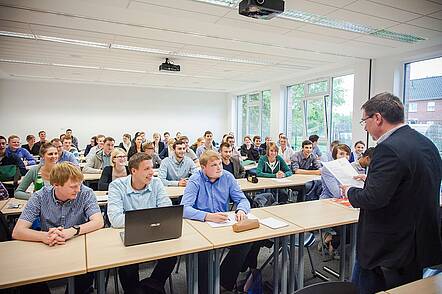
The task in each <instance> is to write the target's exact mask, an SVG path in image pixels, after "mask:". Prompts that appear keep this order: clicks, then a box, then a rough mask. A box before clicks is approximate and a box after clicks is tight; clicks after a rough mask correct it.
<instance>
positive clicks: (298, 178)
mask: <svg viewBox="0 0 442 294" xmlns="http://www.w3.org/2000/svg"><path fill="white" fill-rule="evenodd" d="M315 179H317V176H308V175H293V176H290V177H287V178H283V179H270V178H259V182H258V183H256V184H254V183H251V182H248V181H247V180H246V179H239V180H238V184H239V185H240V187H241V190H243V191H244V192H248V191H257V190H262V189H277V188H287V187H296V186H304V185H305V183H307V182H309V181H312V180H315ZM184 189H185V187H165V190H166V194H167V196H169V197H170V198H171V199H175V198H179V197H180V196H182V195H183V194H184ZM95 194H96V196H97V200H98V201H99V204H100V205H101V206H103V205H106V204H107V197H106V196H107V191H95ZM26 202H27V201H26V200H19V199H15V198H10V199H9V200H7V203H5V204H3V206H2V203H1V202H0V210H1V212H2V213H3V214H4V215H7V216H8V215H17V214H20V213H21V212H22V211H23V208H24V207H25V205H26ZM14 204H15V205H14ZM16 205H19V207H15V206H16Z"/></svg>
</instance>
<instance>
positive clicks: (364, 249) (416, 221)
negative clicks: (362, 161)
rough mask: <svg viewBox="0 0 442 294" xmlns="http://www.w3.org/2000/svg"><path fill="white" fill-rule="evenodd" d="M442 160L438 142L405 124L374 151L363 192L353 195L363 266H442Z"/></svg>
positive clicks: (353, 193)
mask: <svg viewBox="0 0 442 294" xmlns="http://www.w3.org/2000/svg"><path fill="white" fill-rule="evenodd" d="M441 169H442V162H441V158H440V155H439V152H438V150H437V148H436V146H434V144H433V143H432V142H431V141H430V140H429V139H428V138H426V137H425V136H423V135H421V134H420V133H418V132H416V131H415V130H413V129H411V128H410V127H409V126H403V127H401V128H399V129H397V130H396V131H395V132H394V133H393V134H391V136H390V137H388V138H387V139H386V140H385V141H383V142H381V143H379V144H378V145H377V146H376V148H375V150H374V153H373V158H372V160H371V164H370V166H369V169H368V175H367V179H366V181H365V185H364V188H363V189H358V188H350V189H349V191H348V197H349V200H350V203H351V204H352V205H353V206H354V207H359V208H361V210H360V214H359V223H358V239H357V247H356V252H357V255H358V260H359V263H360V265H361V267H362V268H365V269H373V268H375V267H378V266H383V267H387V268H402V267H404V266H406V265H407V264H408V263H409V262H411V261H412V260H413V259H414V258H415V259H416V261H417V262H418V264H419V265H420V266H422V267H426V266H431V265H435V264H440V263H442V242H441V236H440V215H439V206H440V203H439V202H440V199H439V193H440V192H439V191H440V190H439V189H440V183H441Z"/></svg>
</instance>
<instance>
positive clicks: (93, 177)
mask: <svg viewBox="0 0 442 294" xmlns="http://www.w3.org/2000/svg"><path fill="white" fill-rule="evenodd" d="M83 176H84V181H98V180H99V179H100V178H101V173H100V174H83Z"/></svg>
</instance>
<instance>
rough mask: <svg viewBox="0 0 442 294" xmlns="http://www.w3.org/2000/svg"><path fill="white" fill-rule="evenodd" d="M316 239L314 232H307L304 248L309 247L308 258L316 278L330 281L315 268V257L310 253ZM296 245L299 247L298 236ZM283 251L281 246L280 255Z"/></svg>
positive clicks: (268, 260) (270, 258)
mask: <svg viewBox="0 0 442 294" xmlns="http://www.w3.org/2000/svg"><path fill="white" fill-rule="evenodd" d="M315 241H316V238H315V235H314V234H313V233H306V234H305V238H304V248H306V249H307V253H308V258H309V261H310V265H311V268H312V271H311V272H312V275H313V277H315V278H320V279H322V280H324V281H329V279H328V278H327V277H326V276H324V275H323V274H322V273H320V272H319V271H317V270H316V269H315V265H314V264H313V259H312V255H311V253H310V247H311V246H313V244H314V243H315ZM294 245H295V246H296V247H299V239H298V238H296V239H295V244H294ZM281 252H282V248H279V251H278V256H279V254H280V253H281ZM274 254H275V252H274V253H273V254H272V255H270V257H269V258H267V260H266V261H265V262H264V264H263V265H262V266H261V268H260V269H261V270H263V269H264V267H265V266H266V265H267V264H268V263H269V262H270V261H271V260H272V258H273V256H274Z"/></svg>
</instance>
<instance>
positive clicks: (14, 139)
mask: <svg viewBox="0 0 442 294" xmlns="http://www.w3.org/2000/svg"><path fill="white" fill-rule="evenodd" d="M11 154H15V155H17V156H18V158H20V159H21V160H22V161H23V163H24V164H25V165H34V164H36V162H35V159H34V157H33V156H32V154H31V153H29V151H28V150H26V149H25V148H22V147H20V138H19V137H18V136H16V135H12V136H9V138H8V147H7V148H6V155H7V156H10V155H11Z"/></svg>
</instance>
